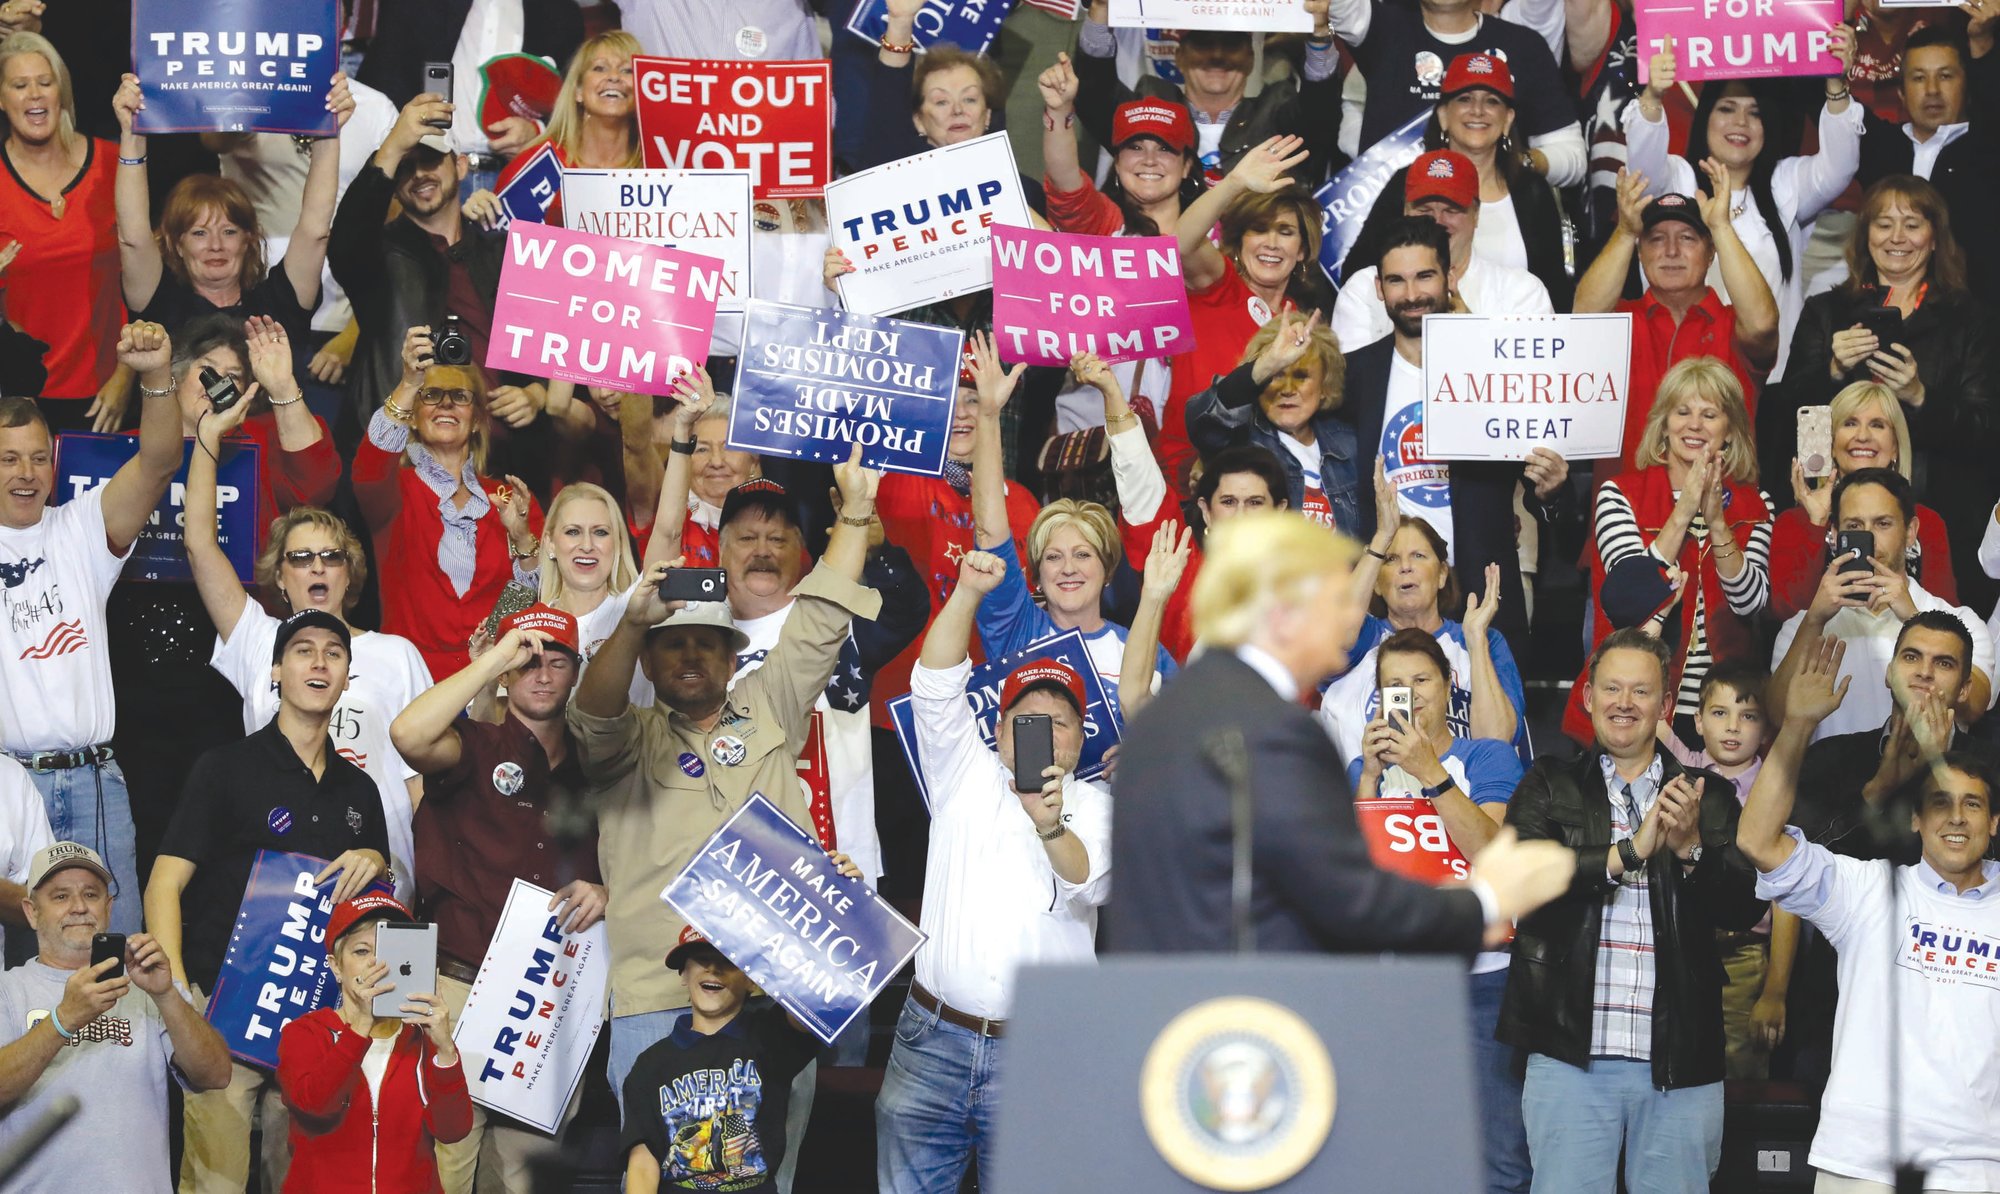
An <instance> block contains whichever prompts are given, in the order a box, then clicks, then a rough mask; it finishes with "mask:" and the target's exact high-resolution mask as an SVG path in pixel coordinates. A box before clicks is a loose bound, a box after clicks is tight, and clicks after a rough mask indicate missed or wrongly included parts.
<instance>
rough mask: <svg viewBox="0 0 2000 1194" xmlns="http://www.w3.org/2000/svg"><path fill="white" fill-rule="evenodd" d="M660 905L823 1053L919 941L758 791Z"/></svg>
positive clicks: (676, 878)
mask: <svg viewBox="0 0 2000 1194" xmlns="http://www.w3.org/2000/svg"><path fill="white" fill-rule="evenodd" d="M660 898H661V899H663V900H665V901H666V902H667V903H669V904H671V905H673V908H674V910H675V911H676V912H679V913H680V914H681V915H682V916H683V917H685V918H686V919H687V922H688V923H689V924H691V925H693V926H694V927H695V928H696V929H698V930H700V932H701V933H702V935H703V936H705V937H707V938H708V939H709V941H710V942H711V943H712V944H713V945H714V946H715V948H717V949H718V950H721V951H722V956H723V957H725V958H728V959H729V960H730V961H731V962H734V963H735V964H736V965H737V966H738V967H739V968H741V969H742V971H743V973H745V974H747V975H749V976H750V981H751V982H754V983H756V984H757V985H758V986H760V987H762V988H763V989H764V991H765V993H766V994H768V995H770V996H771V997H772V998H774V999H776V1000H777V1001H778V1002H779V1003H780V1004H782V1005H784V1008H785V1010H786V1011H789V1012H791V1013H792V1014H793V1015H794V1016H797V1017H798V1018H799V1021H800V1022H801V1023H803V1024H804V1025H805V1026H806V1027H807V1028H809V1029H811V1030H812V1034H813V1035H814V1036H816V1037H818V1038H819V1039H820V1040H822V1041H825V1042H826V1043H827V1044H829V1045H830V1044H832V1043H833V1038H835V1037H836V1036H839V1035H840V1033H841V1030H842V1029H844V1028H846V1027H847V1025H848V1024H849V1023H850V1022H852V1021H853V1019H854V1018H855V1017H856V1016H858V1015H860V1014H861V1013H862V1012H863V1011H864V1010H865V1009H866V1008H867V1007H868V1005H869V1004H870V1003H872V1002H873V1001H874V999H875V997H876V996H877V995H879V994H881V993H882V988H883V987H885V986H887V985H888V983H889V980H890V979H891V978H894V977H895V975H896V972H897V971H899V970H901V969H902V968H903V967H904V966H905V965H907V964H908V963H909V960H910V959H911V958H913V957H915V956H916V953H917V947H918V946H920V945H922V944H923V943H924V941H925V934H924V932H923V930H921V929H919V928H917V926H915V925H913V924H911V923H910V922H909V921H908V920H906V919H904V917H903V914H902V913H900V912H898V911H896V910H895V909H894V908H892V907H890V906H889V903H888V901H886V900H884V899H883V898H882V897H881V896H878V895H876V894H875V891H874V889H872V888H870V887H869V886H868V885H867V884H866V883H863V882H862V881H861V880H859V879H849V878H847V877H846V876H844V875H841V874H840V873H838V872H837V871H835V870H834V869H833V862H832V860H831V859H829V858H828V857H827V853H826V851H825V850H823V849H821V848H820V844H819V842H818V840H817V839H815V838H814V837H813V836H812V835H811V834H809V833H807V832H806V831H805V830H803V829H800V828H799V827H798V826H797V825H794V824H793V823H792V821H791V819H790V818H789V817H787V816H785V814H784V813H781V812H779V811H778V806H777V805H774V804H772V803H771V802H770V801H769V800H766V799H765V798H764V794H763V793H762V792H755V793H752V794H751V796H750V799H749V801H748V802H747V803H745V804H744V806H743V807H742V808H740V809H738V810H736V814H735V815H734V816H732V817H730V818H729V820H727V821H725V822H724V823H723V826H722V828H721V829H719V830H717V831H716V833H715V836H714V837H711V838H709V839H708V842H707V843H706V844H705V845H703V846H702V848H701V849H700V850H699V851H697V852H696V853H695V856H694V858H693V859H692V860H691V861H690V862H689V863H688V864H687V866H686V868H684V869H683V870H682V871H681V873H680V874H678V875H676V876H674V881H673V882H672V883H669V884H667V887H666V890H664V891H662V892H661V893H660Z"/></svg>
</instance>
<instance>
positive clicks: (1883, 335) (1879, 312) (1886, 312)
mask: <svg viewBox="0 0 2000 1194" xmlns="http://www.w3.org/2000/svg"><path fill="white" fill-rule="evenodd" d="M1858 322H1859V323H1860V324H1861V326H1862V327H1864V328H1867V329H1868V330H1869V331H1871V332H1874V333H1875V338H1876V339H1877V340H1880V341H1881V342H1882V347H1883V348H1887V347H1889V346H1890V345H1891V344H1895V343H1897V342H1898V341H1900V340H1901V339H1902V337H1903V312H1902V309H1901V308H1899V307H1869V308H1867V309H1865V310H1863V311H1862V312H1861V315H1860V318H1859V320H1858Z"/></svg>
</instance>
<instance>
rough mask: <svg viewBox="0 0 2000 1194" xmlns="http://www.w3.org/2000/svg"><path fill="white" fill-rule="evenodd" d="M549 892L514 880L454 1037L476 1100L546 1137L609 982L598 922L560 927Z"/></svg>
mask: <svg viewBox="0 0 2000 1194" xmlns="http://www.w3.org/2000/svg"><path fill="white" fill-rule="evenodd" d="M554 896H555V893H554V892H551V891H548V890H545V889H543V888H540V887H536V886H535V885H534V884H532V883H530V882H528V881H527V880H525V879H516V880H514V885H513V887H512V888H510V889H509V890H508V892H507V902H506V904H505V905H503V906H502V907H501V910H500V924H499V927H498V928H496V929H495V930H494V931H493V940H492V942H491V943H490V944H488V945H487V947H486V957H485V958H484V960H482V961H481V962H480V963H479V974H478V976H477V977H476V978H474V979H473V981H472V989H471V991H470V992H468V993H467V994H466V996H465V1011H464V1012H463V1013H462V1014H461V1015H460V1016H459V1020H458V1026H457V1027H456V1028H454V1029H453V1030H452V1034H451V1039H452V1043H453V1044H455V1045H457V1046H458V1050H459V1052H460V1053H461V1054H463V1055H464V1057H465V1079H466V1085H467V1086H468V1087H470V1088H471V1092H472V1101H473V1102H475V1103H478V1104H479V1105H480V1106H482V1107H486V1108H488V1109H490V1110H493V1111H498V1112H500V1113H501V1114H502V1115H509V1116H512V1117H513V1118H515V1119H518V1120H520V1121H521V1122H522V1123H526V1124H532V1125H533V1126H534V1127H536V1128H539V1129H540V1130H542V1131H544V1132H548V1133H551V1134H553V1133H555V1132H559V1131H561V1130H562V1115H563V1109H564V1108H566V1107H568V1106H569V1098H570V1094H571V1093H572V1092H574V1091H575V1090H576V1084H577V1082H578V1081H579V1080H580V1079H581V1078H582V1077H583V1067H584V1066H585V1064H587V1063H588V1062H589V1061H590V1051H591V1050H592V1049H593V1048H595V1047H596V1045H597V1036H598V1033H599V1032H601V1031H602V1030H603V1028H604V1009H605V999H606V997H607V995H608V994H609V992H610V988H611V945H610V941H609V939H608V938H607V937H606V936H605V928H604V922H602V921H599V922H598V923H597V924H594V925H592V926H591V927H590V928H588V929H586V930H584V931H583V932H581V933H565V932H563V930H562V925H561V924H560V923H559V922H558V921H557V919H556V916H555V915H554V914H552V913H550V912H549V901H550V900H551V899H553V898H554ZM564 914H565V915H566V914H567V909H565V910H564Z"/></svg>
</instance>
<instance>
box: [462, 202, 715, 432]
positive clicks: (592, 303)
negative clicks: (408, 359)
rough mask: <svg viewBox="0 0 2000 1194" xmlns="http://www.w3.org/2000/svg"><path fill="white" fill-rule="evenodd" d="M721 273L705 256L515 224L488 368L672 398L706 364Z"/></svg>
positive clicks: (502, 277) (495, 310)
mask: <svg viewBox="0 0 2000 1194" xmlns="http://www.w3.org/2000/svg"><path fill="white" fill-rule="evenodd" d="M725 270H726V266H725V265H724V264H723V263H722V262H721V261H719V260H717V259H716V258H714V257H705V256H702V255H701V254H699V253H687V252H683V251H681V250H679V249H667V248H662V247H660V246H659V245H649V244H642V243H640V242H638V241H629V240H621V239H619V238H617V237H611V236H597V235H594V234H592V233H588V232H577V231H574V230H572V229H568V228H553V227H550V226H548V225H546V224H531V223H529V222H527V221H526V220H516V221H514V222H513V223H512V224H509V225H508V226H507V255H506V257H504V258H503V259H502V260H501V265H500V296H499V299H498V301H497V302H495V303H494V305H493V336H492V339H491V340H490V341H489V342H488V344H487V348H486V367H487V368H488V369H497V370H500V371H501V372H503V373H504V372H514V373H532V374H534V375H535V376H537V377H554V378H560V379H562V380H563V381H572V382H577V383H579V384H582V385H593V386H609V387H610V388H612V389H615V390H622V391H625V392H627V393H634V394H665V393H669V392H670V391H671V389H672V385H673V380H674V378H675V377H676V376H677V375H679V374H680V373H682V372H685V371H688V370H691V369H692V368H693V367H694V365H695V363H696V362H698V361H701V360H705V359H706V358H707V357H708V343H709V339H710V337H711V336H712V335H713V334H714V332H715V308H716V303H717V302H718V301H719V300H720V298H721V296H722V292H723V288H724V273H725Z"/></svg>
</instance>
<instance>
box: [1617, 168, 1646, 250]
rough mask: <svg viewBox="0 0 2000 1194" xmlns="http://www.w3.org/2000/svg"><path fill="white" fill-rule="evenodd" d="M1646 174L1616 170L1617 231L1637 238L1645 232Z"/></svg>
mask: <svg viewBox="0 0 2000 1194" xmlns="http://www.w3.org/2000/svg"><path fill="white" fill-rule="evenodd" d="M1649 185H1650V184H1649V183H1647V181H1646V176H1645V175H1643V174H1641V173H1639V172H1638V171H1636V170H1620V171H1619V172H1618V231H1620V232H1623V233H1624V234H1625V235H1627V236H1629V237H1631V238H1632V239H1633V240H1638V239H1639V238H1640V237H1641V236H1643V235H1645V232H1646V220H1645V215H1646V204H1647V203H1648V202H1649V200H1648V199H1647V198H1646V188H1647V186H1649Z"/></svg>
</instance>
